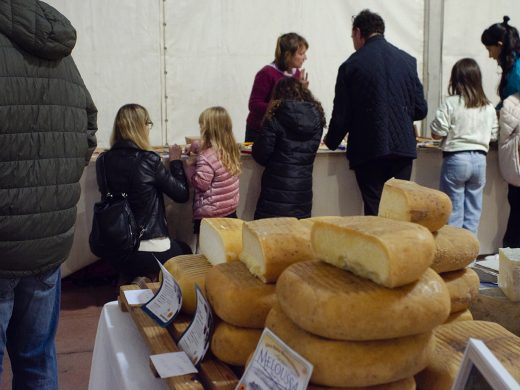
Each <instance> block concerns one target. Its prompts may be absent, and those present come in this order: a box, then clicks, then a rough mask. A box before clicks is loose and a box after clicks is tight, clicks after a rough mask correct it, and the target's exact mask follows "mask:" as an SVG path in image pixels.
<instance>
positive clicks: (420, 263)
mask: <svg viewBox="0 0 520 390" xmlns="http://www.w3.org/2000/svg"><path fill="white" fill-rule="evenodd" d="M312 225H313V226H312V229H311V242H312V247H313V250H314V254H315V256H316V257H317V258H318V259H321V260H323V261H319V260H312V261H305V262H298V263H295V264H293V265H291V266H290V267H289V268H287V269H286V270H285V271H284V272H283V273H282V274H281V276H280V277H279V279H278V283H277V288H276V293H277V297H278V304H277V305H276V306H275V307H273V309H272V310H271V312H270V313H269V316H268V317H267V320H266V326H267V327H269V328H270V329H271V330H273V331H274V332H275V333H276V334H277V335H278V336H279V337H281V338H282V339H283V340H284V341H285V342H286V343H287V344H288V345H289V346H291V347H292V348H293V349H295V350H296V351H297V352H298V353H300V354H301V355H302V356H304V357H305V358H306V359H308V360H309V361H310V362H311V363H312V364H313V365H314V370H313V374H312V378H311V382H312V383H313V384H315V385H320V386H332V387H363V386H376V385H385V386H386V385H388V386H389V384H390V383H395V382H396V381H404V382H405V383H408V382H411V383H412V384H413V379H411V378H412V377H413V376H414V375H415V374H416V373H417V372H419V371H421V370H422V369H423V368H424V367H426V366H427V364H428V362H429V357H430V354H431V353H432V352H433V348H434V339H433V335H432V329H433V328H434V327H435V326H436V325H438V324H440V323H442V322H444V320H445V319H446V318H447V317H448V314H449V310H450V299H449V294H448V290H447V288H446V285H445V284H444V282H443V281H442V279H441V278H440V277H439V276H438V274H437V273H436V272H435V271H433V270H431V269H429V266H430V265H431V263H432V260H433V254H434V248H435V246H434V241H433V237H432V234H431V233H430V231H429V230H428V229H426V228H424V227H422V226H420V225H418V224H415V223H410V222H401V221H393V220H390V219H386V218H381V217H327V218H317V219H315V220H314V221H312ZM327 263H329V264H327Z"/></svg>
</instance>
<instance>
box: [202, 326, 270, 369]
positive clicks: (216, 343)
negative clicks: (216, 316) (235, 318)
mask: <svg viewBox="0 0 520 390" xmlns="http://www.w3.org/2000/svg"><path fill="white" fill-rule="evenodd" d="M262 331H263V329H250V328H240V327H237V326H233V325H231V324H228V323H226V322H224V321H220V322H219V323H218V324H217V325H216V326H215V330H214V332H213V336H212V337H211V352H213V355H215V356H216V357H217V358H219V359H220V360H222V361H223V362H224V363H227V364H231V365H234V366H245V365H246V362H247V359H248V357H249V355H251V354H252V353H253V352H254V350H255V349H256V345H257V344H258V340H260V336H261V335H262Z"/></svg>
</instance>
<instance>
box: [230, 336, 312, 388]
mask: <svg viewBox="0 0 520 390" xmlns="http://www.w3.org/2000/svg"><path fill="white" fill-rule="evenodd" d="M312 369H313V365H312V364H311V363H309V362H308V361H307V360H305V359H304V358H303V357H301V356H300V355H299V354H298V353H296V352H295V351H293V350H292V349H291V348H290V347H289V346H288V345H287V344H285V343H284V342H283V341H282V340H281V339H280V338H279V337H278V336H276V335H275V334H274V333H273V332H272V331H271V330H270V329H268V328H265V329H264V331H263V333H262V336H261V337H260V340H259V341H258V345H257V346H256V350H255V353H254V355H253V358H252V359H251V361H250V362H249V365H248V366H247V367H246V369H245V371H244V375H243V376H242V378H241V379H240V381H239V382H238V385H237V387H236V388H235V390H246V389H287V390H305V389H307V386H308V384H309V380H310V379H311V375H312Z"/></svg>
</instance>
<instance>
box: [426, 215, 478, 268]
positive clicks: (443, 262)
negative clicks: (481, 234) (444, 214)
mask: <svg viewBox="0 0 520 390" xmlns="http://www.w3.org/2000/svg"><path fill="white" fill-rule="evenodd" d="M433 238H434V240H435V255H434V257H433V264H432V268H433V269H434V270H435V271H437V272H438V273H441V272H450V271H457V270H459V269H462V268H464V267H466V266H467V265H468V264H469V263H471V262H472V261H473V260H475V259H476V257H477V256H478V253H479V249H480V244H479V241H478V239H477V237H475V235H474V234H473V233H471V232H470V231H469V230H466V229H462V228H458V227H455V226H450V225H446V226H443V227H442V228H440V229H439V230H437V231H436V232H435V233H433Z"/></svg>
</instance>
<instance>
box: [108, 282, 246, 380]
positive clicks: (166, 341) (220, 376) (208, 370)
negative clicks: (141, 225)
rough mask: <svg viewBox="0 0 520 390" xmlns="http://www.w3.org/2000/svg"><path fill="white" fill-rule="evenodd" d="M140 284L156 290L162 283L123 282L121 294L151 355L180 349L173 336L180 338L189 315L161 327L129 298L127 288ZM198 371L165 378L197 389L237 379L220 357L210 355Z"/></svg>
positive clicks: (121, 306)
mask: <svg viewBox="0 0 520 390" xmlns="http://www.w3.org/2000/svg"><path fill="white" fill-rule="evenodd" d="M140 288H150V289H151V290H152V291H156V290H157V289H158V288H159V283H149V284H147V285H142V286H137V285H129V286H121V289H120V294H119V297H118V302H119V307H120V308H121V310H122V311H125V312H129V313H130V315H131V316H132V319H133V320H134V322H135V324H136V326H137V329H139V333H141V335H142V336H143V338H144V340H145V342H146V344H147V345H148V347H149V348H150V354H151V355H157V354H161V353H168V352H177V351H180V349H179V347H177V344H176V342H175V341H174V340H178V338H179V337H180V335H181V334H182V333H183V332H184V330H186V328H187V327H188V325H189V323H190V319H189V318H188V317H186V316H182V315H181V316H179V318H178V319H176V320H175V321H174V322H173V325H172V326H171V327H169V328H161V327H160V326H159V325H157V324H156V323H155V322H154V321H153V320H152V319H151V318H150V317H148V315H147V314H146V313H145V312H144V311H143V310H142V309H141V306H140V305H130V304H128V301H127V300H126V297H125V294H124V291H127V290H138V289H140ZM150 367H151V369H152V371H153V372H154V375H155V376H157V373H156V372H155V369H154V368H153V365H152V363H151V361H150ZM197 368H198V370H199V372H198V374H193V375H182V376H176V377H171V378H165V379H164V380H165V381H166V383H167V384H168V386H169V388H170V389H179V390H181V389H182V390H194V389H210V390H232V389H234V388H235V386H236V385H237V383H238V379H237V376H236V375H235V374H234V372H233V371H232V370H231V369H230V368H229V367H228V366H227V365H226V364H224V363H222V362H221V361H220V360H218V359H216V358H215V357H213V356H207V357H206V358H205V359H204V361H202V362H201V363H200V364H199V366H198V367H197Z"/></svg>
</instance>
